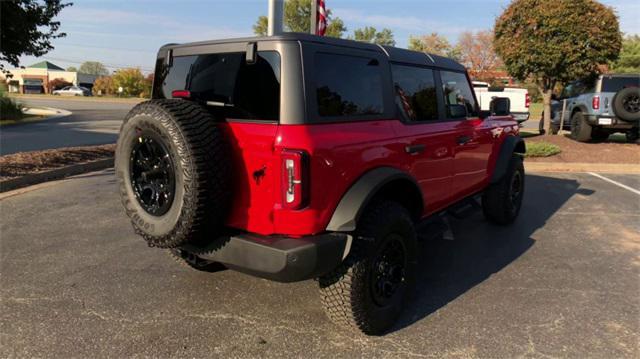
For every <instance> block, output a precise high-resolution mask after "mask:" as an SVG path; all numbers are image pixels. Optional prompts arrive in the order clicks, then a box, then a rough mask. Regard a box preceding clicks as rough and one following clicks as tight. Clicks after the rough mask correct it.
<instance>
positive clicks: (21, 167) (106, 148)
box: [0, 144, 116, 181]
mask: <svg viewBox="0 0 640 359" xmlns="http://www.w3.org/2000/svg"><path fill="white" fill-rule="evenodd" d="M115 148H116V145H115V144H110V145H99V146H81V147H66V148H58V149H54V150H45V151H31V152H21V153H15V154H12V155H5V156H0V181H4V180H8V179H12V178H16V177H22V176H25V175H29V174H34V173H39V172H45V171H50V170H54V169H58V168H62V167H65V166H70V165H75V164H80V163H87V162H93V161H97V160H102V159H107V158H110V157H113V153H114V151H115Z"/></svg>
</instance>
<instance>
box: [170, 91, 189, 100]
mask: <svg viewBox="0 0 640 359" xmlns="http://www.w3.org/2000/svg"><path fill="white" fill-rule="evenodd" d="M171 97H173V98H189V97H191V91H189V90H173V91H171Z"/></svg>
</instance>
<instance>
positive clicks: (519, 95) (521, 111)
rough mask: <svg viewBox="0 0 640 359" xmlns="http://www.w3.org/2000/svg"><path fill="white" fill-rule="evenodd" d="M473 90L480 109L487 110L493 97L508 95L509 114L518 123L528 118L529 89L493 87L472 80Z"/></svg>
mask: <svg viewBox="0 0 640 359" xmlns="http://www.w3.org/2000/svg"><path fill="white" fill-rule="evenodd" d="M473 90H474V91H475V92H476V98H477V99H478V102H480V109H481V110H482V111H489V103H490V102H491V100H492V99H493V98H495V97H508V98H509V100H511V115H512V116H513V117H514V119H515V120H516V121H518V123H520V124H521V123H522V122H524V121H526V120H528V119H529V105H530V104H531V98H530V97H529V91H527V89H523V88H517V87H504V88H493V87H489V84H488V83H486V82H480V81H473Z"/></svg>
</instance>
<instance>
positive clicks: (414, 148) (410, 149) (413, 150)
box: [404, 144, 426, 155]
mask: <svg viewBox="0 0 640 359" xmlns="http://www.w3.org/2000/svg"><path fill="white" fill-rule="evenodd" d="M425 148H426V146H425V145H422V144H420V145H410V146H406V147H405V148H404V150H405V152H407V153H408V154H410V155H417V154H418V153H422V152H424V149H425Z"/></svg>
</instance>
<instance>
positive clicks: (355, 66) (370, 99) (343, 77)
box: [315, 53, 384, 117]
mask: <svg viewBox="0 0 640 359" xmlns="http://www.w3.org/2000/svg"><path fill="white" fill-rule="evenodd" d="M315 82H316V91H317V95H316V100H317V103H318V113H319V115H320V116H322V117H339V116H342V117H347V116H366V115H378V114H382V113H383V111H384V108H383V107H384V106H383V96H382V94H383V92H382V74H381V72H380V64H379V63H378V60H376V59H373V58H367V57H357V56H346V55H335V54H328V53H317V54H316V55H315Z"/></svg>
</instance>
